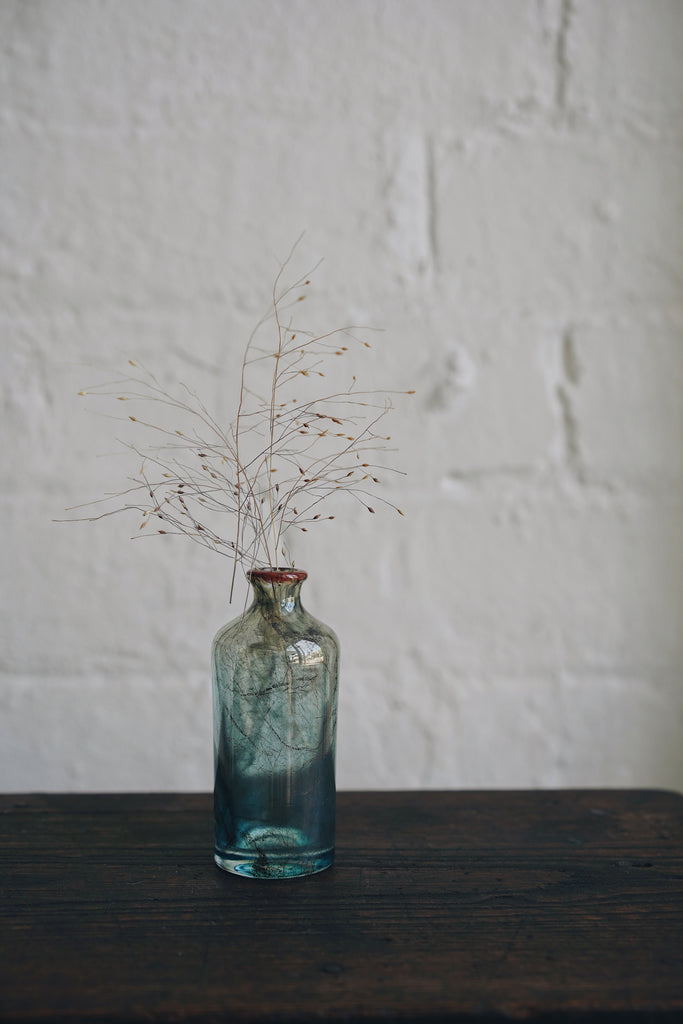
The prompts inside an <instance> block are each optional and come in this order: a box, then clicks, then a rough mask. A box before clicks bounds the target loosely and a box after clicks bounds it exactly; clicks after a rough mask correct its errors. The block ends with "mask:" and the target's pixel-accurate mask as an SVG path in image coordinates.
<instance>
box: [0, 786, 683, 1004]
mask: <svg viewBox="0 0 683 1024" xmlns="http://www.w3.org/2000/svg"><path fill="white" fill-rule="evenodd" d="M682 840H683V797H681V796H679V795H676V794H673V793H666V792H659V791H641V790H623V791H620V790H612V791H599V790H580V791H558V792H550V791H533V792H466V793H459V792H447V793H440V792H426V793H416V792H407V793H381V792H376V793H341V794H339V798H338V844H337V860H336V864H335V866H334V867H333V868H332V869H331V870H328V871H326V872H323V873H322V874H320V875H315V876H311V877H309V878H306V879H302V880H299V881H288V882H272V881H271V882H265V881H264V882H259V881H252V880H248V879H243V878H237V877H235V876H233V875H228V874H225V873H224V872H221V871H219V870H218V868H216V867H215V866H214V863H213V857H212V820H211V798H210V797H209V796H208V795H205V794H191V795H190V794H185V795H178V794H158V795H140V794H138V795H131V794H129V795H107V796H83V795H71V796H57V795H52V796H45V795H40V796H15V797H11V796H7V797H0V893H1V897H2V899H1V902H0V1020H1V1021H14V1022H16V1021H23V1022H29V1021H32V1022H39V1021H64V1022H65V1021H81V1022H113V1021H126V1022H133V1021H176V1022H180V1021H192V1022H218V1021H225V1022H244V1021H259V1022H278V1024H284V1022H290V1021H301V1022H313V1021H320V1020H332V1021H339V1022H341V1021H364V1022H369V1021H377V1022H380V1021H381V1022H383V1024H389V1022H392V1021H393V1022H399V1021H400V1022H408V1021H425V1022H431V1024H436V1022H445V1021H468V1022H475V1021H476V1022H484V1021H490V1022H493V1021H503V1020H526V1021H537V1022H540V1021H543V1022H559V1021H572V1022H587V1021H603V1022H604V1021H610V1022H613V1024H616V1022H617V1021H618V1022H631V1021H632V1022H635V1021H638V1022H641V1024H642V1022H646V1021H648V1022H649V1021H655V1020H657V1021H659V1020H662V1021H670V1022H673V1021H683V844H682Z"/></svg>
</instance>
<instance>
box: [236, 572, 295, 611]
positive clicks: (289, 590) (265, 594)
mask: <svg viewBox="0 0 683 1024" xmlns="http://www.w3.org/2000/svg"><path fill="white" fill-rule="evenodd" d="M306 575H307V574H306V573H305V572H303V571H302V570H300V569H250V571H249V572H248V573H247V579H248V580H249V582H250V583H251V585H252V587H253V589H254V601H255V604H256V605H261V606H262V607H263V608H264V609H267V610H268V613H269V614H270V615H272V614H273V613H275V614H278V615H291V614H293V613H294V612H297V611H300V610H301V584H302V583H303V581H304V580H305V579H306Z"/></svg>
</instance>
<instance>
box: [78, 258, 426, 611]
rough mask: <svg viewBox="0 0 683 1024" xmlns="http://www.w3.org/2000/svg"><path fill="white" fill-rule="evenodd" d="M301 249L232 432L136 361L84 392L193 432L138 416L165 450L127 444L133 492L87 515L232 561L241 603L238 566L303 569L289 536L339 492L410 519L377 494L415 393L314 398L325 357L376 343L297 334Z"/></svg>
mask: <svg viewBox="0 0 683 1024" xmlns="http://www.w3.org/2000/svg"><path fill="white" fill-rule="evenodd" d="M293 252H294V249H293V250H292V252H291V253H290V254H289V256H288V258H287V260H286V261H285V262H284V263H283V264H282V266H281V268H280V271H279V273H278V275H277V277H276V279H275V282H274V285H273V295H272V305H271V308H270V309H269V311H268V313H267V314H266V315H265V316H264V317H263V318H262V319H261V320H260V322H259V323H258V324H257V326H256V327H255V329H254V331H253V332H252V334H251V336H250V338H249V340H248V342H247V345H246V349H245V352H244V357H243V360H242V368H241V377H240V388H239V398H238V405H237V413H236V416H235V419H234V421H233V422H232V423H231V424H230V425H229V427H228V428H227V429H224V428H223V427H221V426H220V424H219V422H218V420H217V419H216V418H215V417H214V416H213V415H212V414H211V413H210V412H209V411H208V409H207V408H206V406H205V405H204V403H203V402H202V401H201V400H200V399H199V397H198V396H197V395H196V394H195V393H194V392H193V391H190V390H189V389H188V388H187V387H186V386H184V385H180V386H179V390H178V392H177V393H175V394H172V393H171V392H169V391H168V390H166V389H165V388H164V387H163V386H162V385H161V384H160V382H159V381H158V379H157V378H156V377H155V376H154V374H153V373H151V372H150V371H149V370H147V369H145V368H144V367H142V366H141V365H139V364H138V363H136V362H134V361H133V360H129V364H130V366H131V368H132V371H133V372H132V373H130V374H128V375H127V376H126V377H125V378H123V379H121V380H118V381H114V382H112V383H110V384H108V385H101V386H96V387H93V388H88V389H86V390H84V391H81V392H79V394H81V395H98V396H102V397H107V398H110V399H114V400H116V401H120V402H133V403H142V404H144V405H145V406H146V407H149V406H151V407H155V406H158V407H163V409H164V411H165V412H169V411H170V412H171V413H173V414H174V415H177V416H179V417H181V418H182V421H183V428H182V429H180V428H179V427H178V426H177V425H176V426H174V425H166V424H165V422H164V421H163V417H162V418H161V420H160V419H159V418H158V417H156V416H155V417H150V416H140V415H128V416H127V419H128V421H131V422H133V423H135V424H136V425H137V426H139V427H142V428H143V430H144V431H145V432H146V433H147V434H148V435H152V436H154V438H155V439H156V443H151V444H146V445H144V446H141V445H138V444H135V443H129V442H122V443H124V444H125V446H126V447H127V448H129V449H130V450H131V451H132V452H133V453H134V454H135V455H136V456H137V457H138V458H139V459H140V469H139V471H138V473H137V475H136V476H134V477H132V478H131V479H130V483H131V486H130V487H129V488H127V489H125V490H123V491H120V492H118V493H116V494H111V495H108V496H107V497H106V498H103V499H100V501H103V502H111V501H114V502H116V503H117V504H116V505H115V507H114V508H112V509H109V510H107V511H104V512H100V513H98V514H96V515H84V516H79V517H78V518H79V519H82V520H87V521H90V522H92V521H95V520H98V519H102V518H103V517H105V516H109V515H114V514H116V513H118V512H123V511H128V510H135V511H137V512H138V513H139V514H140V515H141V523H140V525H139V528H138V532H137V535H136V536H138V537H139V536H145V535H147V536H149V535H152V534H154V535H159V534H161V535H168V534H182V535H183V536H186V537H189V538H190V539H191V540H193V541H195V542H197V543H199V544H202V545H204V546H205V547H208V548H210V549H211V550H212V551H216V552H218V553H219V554H222V555H226V556H228V557H230V558H231V559H232V560H233V573H232V585H231V588H230V594H231V597H232V592H233V587H234V582H235V572H236V569H237V566H238V565H240V564H241V565H243V566H244V567H245V568H250V567H253V566H254V565H256V564H265V565H269V566H274V567H278V566H283V565H287V566H289V565H290V564H291V565H293V564H294V563H293V562H292V561H291V560H290V555H289V552H288V548H287V539H286V535H287V533H288V531H294V530H296V531H301V532H304V533H305V532H306V531H307V530H308V527H309V525H310V524H311V523H314V522H318V521H320V520H324V519H334V518H335V516H334V515H333V514H326V513H325V507H324V504H323V503H324V502H326V501H327V500H328V499H330V498H331V497H333V496H336V495H340V494H344V495H347V496H349V497H351V498H352V499H354V500H355V501H358V502H360V504H361V505H363V506H364V507H365V508H366V509H367V510H368V512H370V513H374V511H375V509H374V504H377V503H381V504H383V505H385V506H388V507H390V508H392V509H394V510H395V511H396V512H397V513H398V514H399V515H403V512H402V511H401V509H400V508H398V507H397V506H396V505H394V504H393V503H392V502H390V501H388V500H387V499H386V498H383V497H382V496H380V495H378V494H377V493H376V491H375V487H376V485H378V484H379V483H380V476H379V475H378V474H379V473H380V472H383V473H386V472H391V473H397V472H400V471H399V470H396V469H393V468H388V467H386V466H384V467H382V468H381V469H380V466H379V464H378V463H377V461H376V460H377V457H378V453H379V452H381V451H384V450H386V449H387V443H388V442H389V441H390V437H389V436H387V435H385V434H384V433H381V432H380V429H379V427H380V423H381V421H382V420H383V419H384V417H385V416H386V414H387V413H388V412H389V411H390V410H391V408H392V403H391V396H392V395H393V394H413V391H412V390H409V391H406V392H389V391H383V390H382V391H362V390H359V388H358V385H357V379H356V377H355V376H353V377H352V379H351V381H350V383H349V384H348V386H347V387H346V388H343V389H341V390H332V391H327V390H325V388H324V387H323V389H322V391H320V390H318V391H316V392H315V393H314V391H315V387H314V385H315V384H316V383H317V384H318V386H319V382H320V379H321V378H323V379H324V377H325V374H324V372H323V370H322V369H321V366H322V365H323V364H324V362H325V360H327V359H330V358H335V359H336V358H340V357H343V356H345V354H346V353H347V352H348V351H349V350H350V348H351V346H363V347H369V343H368V342H367V341H364V340H362V338H361V337H359V336H358V335H359V332H360V331H364V330H366V329H362V328H357V327H344V328H339V329H337V330H333V331H330V332H327V333H325V334H315V333H311V332H309V331H305V330H301V329H297V328H295V327H294V325H293V319H292V317H291V315H288V311H289V310H291V309H292V307H293V306H295V305H298V303H300V302H301V301H302V300H303V299H304V298H305V296H306V289H307V288H308V286H309V284H310V274H307V275H305V276H304V277H301V278H299V279H297V280H296V281H294V283H293V284H291V285H283V284H282V279H283V275H284V272H285V270H286V268H287V267H288V265H289V262H290V260H291V258H292V255H293ZM267 324H271V326H274V344H273V345H272V346H270V347H268V346H265V347H263V346H261V345H259V344H257V340H258V338H259V335H260V332H261V331H262V329H263V328H264V327H265V326H266V325H267ZM300 385H304V388H303V392H302V390H301V387H300ZM295 392H296V393H295ZM124 418H125V417H124ZM121 502H122V503H121ZM98 503H99V502H91V503H89V504H90V505H94V504H98ZM85 507H86V506H83V505H81V506H76V507H75V508H73V509H70V510H68V511H76V509H83V508H85ZM226 519H227V521H228V522H229V523H230V524H231V530H230V532H229V533H227V534H226V530H225V526H224V523H225V521H226ZM152 524H155V527H156V528H153V527H152ZM150 527H152V528H150ZM143 530H144V531H146V533H145V534H143V533H141V531H143Z"/></svg>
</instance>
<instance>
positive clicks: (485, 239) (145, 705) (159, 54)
mask: <svg viewBox="0 0 683 1024" xmlns="http://www.w3.org/2000/svg"><path fill="white" fill-rule="evenodd" d="M0 48H1V49H0V133H1V134H0V138H1V146H2V171H1V176H2V184H1V188H0V273H1V274H2V307H1V312H0V316H1V317H2V339H3V362H2V366H3V372H2V449H1V450H2V460H3V463H2V481H3V487H2V493H1V495H0V503H1V507H2V522H3V540H4V543H3V547H2V608H1V609H0V622H1V623H2V625H1V630H2V633H1V647H0V658H1V660H0V789H3V790H30V789H74V790H84V789H89V790H98V789H114V790H115V789H195V788H209V787H210V785H211V739H210V734H211V723H210V694H209V668H208V652H209V645H210V641H211V638H212V636H213V634H214V632H215V631H216V629H217V628H218V627H219V626H220V625H221V624H222V623H223V622H225V621H226V620H227V619H228V618H231V617H233V615H234V614H235V612H236V610H237V609H236V608H235V607H233V608H229V607H228V605H227V572H226V564H225V563H224V562H223V561H222V560H221V559H218V558H215V557H214V558H211V557H210V556H208V555H205V554H204V553H203V552H202V551H201V550H200V549H196V550H195V549H194V547H193V546H192V545H189V544H187V543H186V542H183V541H181V540H173V539H169V540H168V543H166V542H165V541H164V540H162V539H161V538H159V539H158V541H148V542H144V543H139V544H137V543H136V544H131V543H129V542H128V537H129V535H130V533H131V532H132V530H131V524H130V523H129V522H127V521H125V520H124V519H113V520H107V521H105V522H102V523H100V524H98V525H93V526H75V525H57V524H55V523H53V522H52V521H51V520H52V519H54V518H56V517H58V516H59V515H60V514H61V513H62V510H63V508H64V507H65V506H67V505H70V504H73V503H75V502H77V501H79V500H85V499H87V498H89V497H95V496H98V495H99V494H100V493H102V492H103V491H104V490H106V489H107V488H115V487H118V486H119V485H120V481H121V480H122V478H123V476H124V475H125V472H126V463H125V461H124V460H121V459H120V458H118V457H111V458H104V459H102V458H97V457H96V456H98V455H99V454H100V453H108V452H111V451H112V450H113V449H114V447H115V446H114V442H113V438H114V437H115V436H117V433H118V430H119V428H118V427H117V425H116V424H115V423H114V422H113V421H111V420H106V419H101V418H98V417H96V416H95V417H93V416H88V415H86V413H85V412H84V410H83V408H82V406H81V404H80V403H79V400H78V399H77V398H76V392H77V391H78V390H79V389H80V388H82V387H83V386H87V385H89V384H91V383H93V382H97V381H100V380H102V379H106V378H108V377H109V376H111V375H112V374H116V373H117V372H118V371H119V370H120V368H122V367H123V366H125V360H126V359H127V358H129V357H134V358H138V359H140V360H141V361H143V362H146V363H147V364H149V365H150V366H152V367H153V368H155V369H156V370H158V372H159V373H161V374H162V375H163V376H164V378H165V379H168V380H173V379H178V378H180V379H182V380H185V381H187V382H188V383H190V384H192V385H195V386H196V387H197V388H198V389H199V390H200V391H201V393H202V395H204V396H206V400H207V401H208V402H209V403H211V404H214V405H216V406H217V407H218V408H219V409H220V410H221V412H222V413H224V414H225V415H226V416H227V415H229V414H230V411H231V407H232V403H233V401H234V396H235V376H234V375H235V370H236V367H237V366H238V363H239V358H240V355H241V350H242V346H243V344H244V342H245V340H246V337H247V334H248V332H249V330H250V328H251V327H252V325H253V323H254V322H255V320H256V319H257V318H258V317H259V316H260V314H261V312H262V310H263V308H264V306H265V305H266V304H267V299H268V294H269V289H270V286H271V283H272V278H273V274H274V269H275V265H276V263H275V259H274V257H282V256H284V255H285V254H286V252H287V250H288V249H289V247H290V245H291V243H292V242H293V240H294V239H295V238H296V237H297V236H298V234H299V233H300V231H301V229H302V228H306V229H308V230H307V235H306V238H305V242H304V245H303V247H302V256H301V258H302V260H303V262H304V263H305V264H312V263H314V262H315V261H316V260H317V259H318V258H319V257H321V256H324V257H326V262H325V264H324V265H323V267H322V268H321V269H320V270H319V271H318V273H317V274H316V277H315V279H314V285H315V292H314V295H315V298H314V300H313V309H315V310H316V311H317V315H318V316H319V317H320V321H321V324H322V325H323V326H326V327H327V326H338V325H339V324H341V323H345V322H349V321H356V322H357V321H359V320H360V321H363V322H369V323H372V324H376V325H380V326H384V327H385V328H386V333H385V334H384V335H382V336H381V340H380V341H378V342H377V344H376V346H375V348H374V349H373V352H372V354H371V355H370V356H369V359H368V362H367V364H362V365H358V367H357V370H356V372H357V373H358V374H359V376H361V377H362V378H363V379H364V380H367V381H368V382H371V383H374V384H378V385H382V384H385V385H392V384H394V383H396V384H402V385H404V386H415V387H416V388H418V394H417V396H416V397H415V399H414V400H413V401H412V402H410V401H408V400H407V401H406V402H405V403H401V409H400V412H399V413H398V414H397V415H396V417H395V420H394V423H393V425H392V426H393V432H394V436H395V438H396V440H397V443H398V444H399V445H400V449H401V461H402V464H403V466H404V467H405V468H406V469H407V470H408V474H409V475H408V476H407V478H405V480H403V479H402V480H401V481H400V482H399V483H398V484H397V485H396V487H395V489H394V491H392V492H391V495H392V496H394V497H395V498H396V500H397V501H398V502H399V503H400V504H401V505H402V506H403V507H404V508H405V511H406V518H405V519H402V520H401V519H398V518H397V517H393V516H384V517H380V515H379V514H378V515H377V516H368V515H367V514H366V513H365V512H363V510H360V511H358V510H355V509H353V508H350V509H349V514H348V516H347V517H346V519H341V518H339V519H337V521H336V522H335V523H334V524H329V525H325V526H324V527H322V528H321V529H320V531H319V532H318V533H317V534H313V532H311V533H309V535H308V538H309V539H308V541H307V543H306V546H304V543H303V542H302V543H297V547H296V556H297V562H298V564H300V565H303V566H304V567H305V568H308V570H309V572H310V579H309V581H308V582H307V583H306V585H305V588H306V589H305V591H304V593H305V595H306V597H307V601H306V603H307V606H308V607H309V608H310V609H311V611H313V612H314V613H315V614H317V615H319V617H321V618H323V619H324V620H325V621H327V622H329V623H330V624H332V625H333V626H334V627H335V629H336V630H337V632H338V633H339V635H340V637H341V639H342V647H343V663H342V680H341V682H342V691H341V692H342V696H341V717H340V735H339V758H338V766H339V782H340V785H341V786H343V787H350V786H353V787H361V788H363V787H413V786H424V787H434V786H443V787H478V786H494V787H499V786H520V787H525V786H555V785H557V786H572V785H579V786H584V785H608V786H614V785H627V786H636V785H637V786H641V785H642V786H670V787H677V788H681V787H683V742H682V738H683V694H682V682H683V679H682V675H683V582H682V581H683V572H682V569H683V514H682V513H683V61H682V60H681V54H682V53H683V3H681V2H680V0H420V2H418V0H334V2H333V0H250V2H249V3H244V2H236V0H193V2H189V0H144V2H143V0H60V2H55V0H3V2H2V3H0ZM360 512H363V514H362V515H361V514H360ZM135 525H136V524H133V527H134V526H135ZM237 608H239V605H237Z"/></svg>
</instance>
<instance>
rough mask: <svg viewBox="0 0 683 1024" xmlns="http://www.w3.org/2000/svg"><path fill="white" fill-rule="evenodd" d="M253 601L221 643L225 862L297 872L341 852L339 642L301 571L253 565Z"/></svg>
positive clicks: (218, 801) (264, 873) (221, 849)
mask: <svg viewBox="0 0 683 1024" xmlns="http://www.w3.org/2000/svg"><path fill="white" fill-rule="evenodd" d="M247 576H248V579H249V581H250V583H251V585H252V588H253V592H254V601H253V604H252V605H251V606H250V607H249V608H248V609H247V610H246V611H245V612H244V614H243V615H241V616H240V617H239V618H238V619H236V620H235V621H234V622H231V623H230V624H229V625H227V626H225V627H224V628H223V629H221V630H220V631H219V632H218V634H217V635H216V638H215V640H214V642H213V651H212V654H213V658H212V660H213V699H214V768H215V786H214V818H215V860H216V863H217V864H218V866H219V867H221V868H223V869H224V870H226V871H231V872H234V873H235V874H238V875H246V876H248V877H250V878H294V877H296V876H299V875H309V874H313V873H315V872H317V871H322V870H324V869H325V868H327V867H329V866H330V864H331V863H332V860H333V857H334V824H335V776H334V765H335V741H336V724H337V671H338V662H339V644H338V642H337V638H336V636H335V635H334V633H333V632H332V630H331V629H329V628H328V627H327V626H324V625H323V624H322V623H321V622H318V621H317V619H314V618H313V616H312V615H309V614H308V612H307V611H305V610H304V608H303V607H302V604H301V599H300V591H301V584H302V582H303V581H304V580H305V579H306V573H305V572H302V571H300V570H294V569H292V570H282V569H252V570H251V571H250V572H249V573H247Z"/></svg>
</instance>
